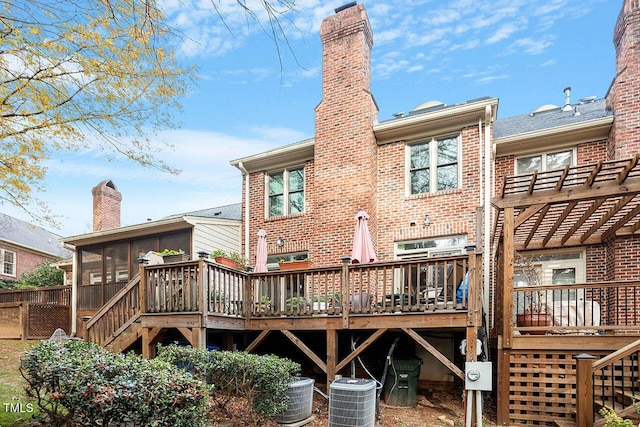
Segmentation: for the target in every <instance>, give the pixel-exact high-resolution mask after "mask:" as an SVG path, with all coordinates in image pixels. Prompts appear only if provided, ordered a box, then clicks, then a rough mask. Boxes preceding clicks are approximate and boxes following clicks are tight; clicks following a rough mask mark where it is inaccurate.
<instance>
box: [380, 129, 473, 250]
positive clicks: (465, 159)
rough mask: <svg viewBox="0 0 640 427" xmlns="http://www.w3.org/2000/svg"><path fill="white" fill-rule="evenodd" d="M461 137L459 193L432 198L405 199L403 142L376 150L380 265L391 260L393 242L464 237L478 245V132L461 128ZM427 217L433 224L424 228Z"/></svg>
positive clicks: (444, 192)
mask: <svg viewBox="0 0 640 427" xmlns="http://www.w3.org/2000/svg"><path fill="white" fill-rule="evenodd" d="M460 135H461V139H462V143H461V147H462V155H461V160H462V164H461V165H460V167H461V171H462V182H461V185H460V188H459V189H456V190H447V191H440V192H437V193H433V194H420V195H409V196H407V195H406V190H405V174H406V169H405V167H404V165H405V149H406V144H405V143H404V142H396V143H393V144H386V145H383V146H381V147H380V148H379V151H378V165H379V166H378V167H379V171H378V196H377V204H378V258H379V259H380V260H381V261H390V260H392V259H393V256H394V253H393V250H394V242H396V241H401V240H413V239H423V238H429V237H434V236H451V235H458V234H466V235H467V241H468V243H470V244H471V243H475V242H476V240H477V239H476V237H475V224H476V207H477V206H478V205H479V203H480V202H479V200H480V179H479V177H480V165H479V158H478V155H479V154H478V152H479V150H478V143H479V141H478V139H479V133H478V127H477V126H473V127H468V128H464V129H463V130H462V131H461V134H460ZM433 136H437V135H433ZM425 215H429V221H430V223H431V225H429V226H428V227H424V225H423V224H424V217H425ZM412 223H414V224H415V225H411V224H412Z"/></svg>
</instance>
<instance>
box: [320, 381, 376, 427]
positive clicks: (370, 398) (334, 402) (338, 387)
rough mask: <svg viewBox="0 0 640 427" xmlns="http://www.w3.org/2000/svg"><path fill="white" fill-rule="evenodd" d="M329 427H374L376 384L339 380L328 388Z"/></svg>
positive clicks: (372, 382)
mask: <svg viewBox="0 0 640 427" xmlns="http://www.w3.org/2000/svg"><path fill="white" fill-rule="evenodd" d="M329 390H330V392H329V427H346V426H349V427H374V425H375V417H376V383H375V381H373V380H367V379H357V378H340V379H339V380H335V381H334V382H332V383H331V385H330V386H329Z"/></svg>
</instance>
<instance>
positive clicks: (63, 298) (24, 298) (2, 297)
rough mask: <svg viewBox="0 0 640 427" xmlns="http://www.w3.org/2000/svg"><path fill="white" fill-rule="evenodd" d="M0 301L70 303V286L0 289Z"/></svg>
mask: <svg viewBox="0 0 640 427" xmlns="http://www.w3.org/2000/svg"><path fill="white" fill-rule="evenodd" d="M2 302H37V303H41V304H52V305H71V286H48V287H43V288H31V289H9V290H2V291H0V303H2Z"/></svg>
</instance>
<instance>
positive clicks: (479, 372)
mask: <svg viewBox="0 0 640 427" xmlns="http://www.w3.org/2000/svg"><path fill="white" fill-rule="evenodd" d="M464 377H465V381H464V387H465V388H466V389H467V390H481V391H491V362H466V364H465V376H464Z"/></svg>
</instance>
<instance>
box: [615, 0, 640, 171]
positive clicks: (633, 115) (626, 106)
mask: <svg viewBox="0 0 640 427" xmlns="http://www.w3.org/2000/svg"><path fill="white" fill-rule="evenodd" d="M613 44H614V46H615V48H616V76H615V78H614V80H613V83H612V85H611V89H610V90H609V93H608V94H607V106H608V107H609V108H611V109H612V110H613V113H614V123H613V129H612V132H611V136H610V145H609V156H610V158H612V159H623V158H628V157H631V156H633V155H635V154H636V153H638V152H640V105H639V104H638V96H640V0H625V1H624V3H623V5H622V9H621V10H620V14H619V15H618V21H617V22H616V26H615V29H614V33H613Z"/></svg>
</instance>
